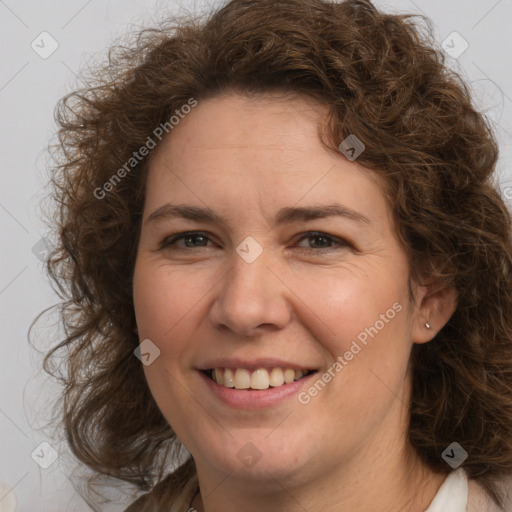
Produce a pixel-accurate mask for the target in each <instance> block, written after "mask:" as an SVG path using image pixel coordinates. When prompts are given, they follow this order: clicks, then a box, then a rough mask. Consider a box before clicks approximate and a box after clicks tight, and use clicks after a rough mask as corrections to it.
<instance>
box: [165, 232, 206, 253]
mask: <svg viewBox="0 0 512 512" xmlns="http://www.w3.org/2000/svg"><path fill="white" fill-rule="evenodd" d="M181 240H183V243H184V245H179V244H177V242H178V241H181ZM208 241H211V240H210V238H209V237H208V235H207V234H206V233H203V232H202V231H188V232H186V233H177V234H176V235H173V236H171V237H168V238H166V239H165V240H164V241H163V242H162V244H161V245H160V249H165V248H166V247H170V246H176V248H178V249H193V248H195V247H206V246H207V243H208Z"/></svg>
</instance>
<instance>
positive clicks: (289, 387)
mask: <svg viewBox="0 0 512 512" xmlns="http://www.w3.org/2000/svg"><path fill="white" fill-rule="evenodd" d="M315 373H316V372H315ZM315 373H311V374H309V375H306V377H303V378H302V379H300V380H297V381H293V382H290V383H289V384H283V385H282V386H277V387H275V388H272V387H271V388H268V389H262V390H250V389H235V388H226V387H225V386H220V385H219V384H217V383H216V382H214V381H213V380H212V379H210V378H209V377H208V376H207V375H205V374H204V373H203V372H199V375H200V376H201V377H202V379H203V381H204V382H205V383H206V385H207V386H208V388H209V389H210V391H211V392H212V393H213V394H214V395H215V396H216V397H217V398H218V399H219V400H221V401H222V402H224V403H225V404H226V405H229V406H230V407H235V408H239V409H261V408H265V407H273V406H276V405H278V404H280V403H281V402H283V401H284V400H286V399H287V398H290V397H293V396H294V395H297V394H298V392H299V391H300V389H301V388H302V387H303V386H304V384H305V383H306V382H307V381H308V380H309V379H310V377H313V376H314V375H315Z"/></svg>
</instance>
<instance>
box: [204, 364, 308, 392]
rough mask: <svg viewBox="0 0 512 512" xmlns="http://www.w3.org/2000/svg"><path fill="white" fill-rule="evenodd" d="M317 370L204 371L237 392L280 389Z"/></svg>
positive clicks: (277, 368)
mask: <svg viewBox="0 0 512 512" xmlns="http://www.w3.org/2000/svg"><path fill="white" fill-rule="evenodd" d="M316 371H317V370H299V369H294V368H281V367H273V368H257V369H255V370H249V369H246V368H211V369H208V370H202V373H204V374H205V375H206V376H207V377H208V378H209V379H210V380H212V381H213V382H215V383H216V384H218V385H219V386H222V387H225V388H232V389H236V390H241V391H243V390H246V391H247V390H250V391H254V390H265V389H269V388H278V387H282V386H286V385H287V384H291V383H292V382H296V381H299V380H301V379H303V378H305V377H307V376H308V375H311V374H312V373H315V372H316Z"/></svg>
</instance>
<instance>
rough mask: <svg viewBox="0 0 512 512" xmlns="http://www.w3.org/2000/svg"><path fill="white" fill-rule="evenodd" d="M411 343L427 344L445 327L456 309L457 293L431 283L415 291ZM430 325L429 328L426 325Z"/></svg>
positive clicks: (451, 288)
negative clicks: (415, 307) (415, 300)
mask: <svg viewBox="0 0 512 512" xmlns="http://www.w3.org/2000/svg"><path fill="white" fill-rule="evenodd" d="M416 299H417V304H418V306H417V309H416V311H415V312H414V318H413V326H412V341H413V342H414V343H427V342H428V341H430V340H431V339H433V338H434V337H435V335H436V334H437V333H438V332H439V331H440V330H441V329H442V328H443V327H444V326H445V324H446V323H447V322H448V320H449V319H450V317H451V316H452V315H453V313H454V312H455V310H456V309H457V292H456V290H455V288H453V287H446V286H444V287H443V286H442V285H440V284H439V283H432V284H429V285H427V286H418V287H417V289H416ZM427 323H428V324H429V325H430V328H429V327H427V325H426V324H427Z"/></svg>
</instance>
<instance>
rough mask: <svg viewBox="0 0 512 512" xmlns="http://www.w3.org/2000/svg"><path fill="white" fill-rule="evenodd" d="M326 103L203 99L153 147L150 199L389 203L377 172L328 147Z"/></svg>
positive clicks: (355, 205)
mask: <svg viewBox="0 0 512 512" xmlns="http://www.w3.org/2000/svg"><path fill="white" fill-rule="evenodd" d="M327 113H328V107H327V106H326V105H322V104H319V103H317V102H315V101H314V100H310V99H307V98H301V97H283V96H282V95H268V96H262V97H257V98H247V97H243V96H238V95H229V96H221V97H216V98H212V99H208V100H204V101H200V102H199V103H198V105H197V106H196V107H195V108H194V109H193V110H192V112H190V114H188V115H187V116H185V117H184V119H182V120H181V121H180V123H179V125H178V126H176V127H175V128H174V129H173V130H172V132H170V134H169V135H168V136H167V138H166V139H164V141H163V143H162V145H161V146H159V147H158V149H157V150H156V151H155V153H154V154H153V155H152V158H151V162H150V169H149V176H148V186H147V203H148V205H149V207H151V208H153V209H154V208H156V207H158V206H161V205H163V204H165V203H166V202H176V201H177V200H179V201H185V202H187V203H191V202H192V203H193V204H196V205H201V203H202V206H205V205H208V206H211V207H216V208H218V207H220V208H221V209H222V208H226V207H227V206H228V205H236V206H237V207H238V208H239V210H240V208H241V209H244V208H247V209H249V210H250V209H251V207H254V206H255V205H257V206H258V208H259V209H268V210H275V209H276V207H277V206H280V207H287V206H291V205H298V204H299V203H301V205H305V204H313V203H314V204H322V203H323V204H327V203H329V204H333V203H342V204H343V205H344V206H346V207H348V208H352V209H354V210H356V209H357V210H360V211H361V210H366V213H367V214H368V216H371V215H376V214H377V215H379V214H380V215H382V214H383V213H385V211H386V205H385V198H384V195H383V191H382V185H381V184H380V182H379V180H378V178H377V175H376V174H375V173H374V172H373V171H370V170H369V169H367V168H365V167H363V166H361V165H359V164H357V162H350V161H349V160H347V159H346V158H345V157H344V156H343V155H342V154H341V153H340V154H335V153H333V152H332V151H330V150H328V149H327V148H326V147H325V146H324V145H323V143H322V142H321V140H320V137H319V127H320V124H321V123H322V121H323V120H324V119H325V116H326V115H327Z"/></svg>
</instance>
